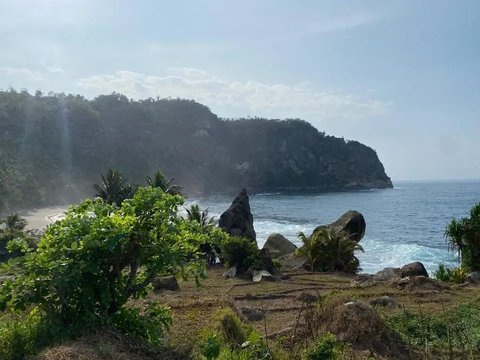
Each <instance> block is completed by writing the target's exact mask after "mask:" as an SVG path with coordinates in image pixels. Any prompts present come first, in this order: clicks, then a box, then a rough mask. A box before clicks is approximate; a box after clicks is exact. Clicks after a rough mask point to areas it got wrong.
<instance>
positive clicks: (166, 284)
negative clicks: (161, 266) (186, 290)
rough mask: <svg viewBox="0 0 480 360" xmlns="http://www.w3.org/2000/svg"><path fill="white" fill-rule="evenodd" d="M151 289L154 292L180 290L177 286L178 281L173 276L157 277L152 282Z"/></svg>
mask: <svg viewBox="0 0 480 360" xmlns="http://www.w3.org/2000/svg"><path fill="white" fill-rule="evenodd" d="M152 285H153V288H154V289H155V291H160V290H171V291H177V290H180V286H178V281H177V279H176V278H175V276H173V275H172V276H157V277H156V278H155V279H153V281H152Z"/></svg>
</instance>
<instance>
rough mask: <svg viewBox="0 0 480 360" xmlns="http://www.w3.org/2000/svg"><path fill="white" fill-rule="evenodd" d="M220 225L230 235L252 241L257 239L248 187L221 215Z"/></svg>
mask: <svg viewBox="0 0 480 360" xmlns="http://www.w3.org/2000/svg"><path fill="white" fill-rule="evenodd" d="M218 226H219V227H220V228H222V229H223V230H225V231H226V232H228V233H229V234H230V235H234V236H241V237H244V238H248V239H251V240H252V241H256V240H257V234H256V233H255V230H254V228H253V216H252V213H251V211H250V202H249V199H248V195H247V190H246V189H243V190H242V191H241V192H240V194H239V195H238V196H237V197H236V198H235V200H233V202H232V205H230V207H229V208H228V210H227V211H225V212H224V213H223V214H222V215H221V216H220V219H219V221H218Z"/></svg>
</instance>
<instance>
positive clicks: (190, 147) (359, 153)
mask: <svg viewBox="0 0 480 360" xmlns="http://www.w3.org/2000/svg"><path fill="white" fill-rule="evenodd" d="M0 139H1V142H0V202H1V203H0V212H1V211H7V210H11V209H13V208H21V207H23V208H25V207H30V206H40V205H46V204H48V203H50V204H53V203H59V202H69V201H74V200H77V199H79V198H81V197H83V196H85V195H90V196H91V195H92V194H93V188H92V184H93V183H94V182H98V179H99V174H101V173H105V172H106V171H107V169H108V168H109V167H112V168H116V169H119V170H121V171H122V172H123V174H124V175H125V176H126V177H127V178H128V179H129V180H130V181H133V182H138V183H144V179H145V177H146V176H147V175H151V174H153V172H154V171H156V170H158V169H161V170H162V171H164V172H165V173H166V174H167V176H174V177H175V181H176V183H178V184H179V185H181V186H182V187H183V188H184V192H185V193H187V194H189V193H190V194H208V193H227V192H237V191H238V190H239V189H240V188H242V187H247V188H248V189H249V191H251V192H265V191H269V192H270V191H292V190H293V191H333V190H352V189H366V188H388V187H391V186H392V183H391V181H390V179H389V177H388V176H387V175H386V174H385V171H384V168H383V165H382V164H381V162H380V161H379V159H378V157H377V154H376V153H375V151H374V150H372V149H371V148H369V147H367V146H365V145H362V144H360V143H359V142H356V141H344V140H343V139H339V138H335V137H332V136H327V135H325V134H324V133H322V132H319V131H318V130H317V129H315V128H314V127H313V126H311V125H310V124H309V123H307V122H305V121H301V120H285V121H280V120H266V119H245V120H234V121H231V120H223V119H220V118H218V117H217V116H216V115H215V114H213V113H212V112H211V111H210V110H209V109H208V108H207V107H206V106H203V105H201V104H199V103H196V102H194V101H191V100H180V99H175V100H172V99H146V100H140V101H133V100H129V99H128V98H126V97H125V96H123V95H120V94H112V95H102V96H99V97H97V98H95V99H93V100H87V99H85V98H84V97H82V96H78V95H63V94H60V95H59V94H56V95H52V94H49V95H42V94H41V93H40V92H37V93H36V94H35V95H30V94H28V93H27V92H16V91H13V90H11V91H2V92H0Z"/></svg>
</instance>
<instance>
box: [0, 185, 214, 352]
mask: <svg viewBox="0 0 480 360" xmlns="http://www.w3.org/2000/svg"><path fill="white" fill-rule="evenodd" d="M182 201H183V199H182V198H181V197H180V196H174V195H169V194H167V193H165V192H164V191H162V190H161V189H157V188H150V187H148V188H139V189H138V190H137V192H136V193H135V195H134V197H133V198H132V199H129V200H126V201H123V202H122V203H121V205H120V206H119V207H118V206H116V205H110V204H106V203H104V202H103V201H102V200H101V199H95V200H86V201H85V202H83V203H82V204H80V205H79V206H75V207H72V208H70V209H69V211H68V212H67V214H66V217H65V219H63V220H61V221H58V222H56V223H55V224H53V225H51V226H49V227H48V228H47V230H46V232H45V234H44V235H43V236H42V238H41V240H40V242H39V244H38V247H37V248H36V249H35V250H32V251H29V252H27V254H25V255H24V256H23V257H22V258H21V262H20V264H19V265H17V266H20V269H21V271H19V272H18V273H17V274H16V276H15V277H14V278H9V279H7V280H5V281H4V283H3V285H2V287H1V288H0V306H1V308H2V309H6V308H9V309H12V310H24V309H26V308H27V307H29V306H31V305H32V304H34V305H36V306H38V309H39V311H40V313H41V314H45V316H46V317H48V318H53V319H56V320H58V321H59V322H60V323H62V324H63V325H64V326H70V325H72V324H73V325H80V324H103V323H108V320H109V318H110V317H112V316H113V319H114V324H116V326H117V327H119V328H120V329H125V330H128V331H132V326H133V325H134V324H137V325H139V326H140V329H138V330H137V332H136V333H135V335H141V336H143V335H144V336H146V337H147V340H148V341H150V342H152V343H155V342H156V340H155V338H156V337H157V335H158V334H160V332H161V331H162V330H163V329H165V328H166V327H167V325H168V317H167V316H166V312H165V311H164V310H162V309H161V308H155V307H152V308H149V309H147V312H146V314H148V316H150V317H152V319H151V320H148V321H145V322H142V321H140V318H139V315H140V314H139V313H137V310H132V309H126V308H124V306H125V304H126V302H127V301H128V300H129V299H131V298H139V297H143V296H145V295H146V293H147V291H148V289H149V286H150V283H151V282H152V280H153V279H154V278H155V276H157V275H171V274H177V273H179V274H180V275H182V276H186V275H188V274H193V275H194V276H195V278H196V279H197V280H198V278H199V277H201V276H203V274H204V263H203V262H201V261H198V259H199V258H200V256H201V254H200V253H199V244H201V243H203V242H204V241H205V238H206V236H207V235H205V234H203V233H202V232H201V231H200V229H199V228H198V226H197V225H195V224H193V223H189V222H187V221H185V220H184V219H182V218H181V217H179V216H178V215H177V207H178V205H179V204H181V203H182ZM154 326H159V327H158V329H157V330H154V329H153V327H154ZM129 329H130V330H129ZM128 331H127V332H128Z"/></svg>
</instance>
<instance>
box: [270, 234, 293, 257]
mask: <svg viewBox="0 0 480 360" xmlns="http://www.w3.org/2000/svg"><path fill="white" fill-rule="evenodd" d="M263 248H264V249H268V251H269V252H270V255H271V256H272V258H273V259H277V258H279V257H281V256H284V255H287V254H291V253H294V252H295V251H296V250H297V247H296V246H295V245H294V244H293V243H292V242H290V241H289V240H288V239H287V238H286V237H285V236H283V235H282V234H278V233H273V234H270V235H269V236H268V239H267V241H266V242H265V245H263Z"/></svg>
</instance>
